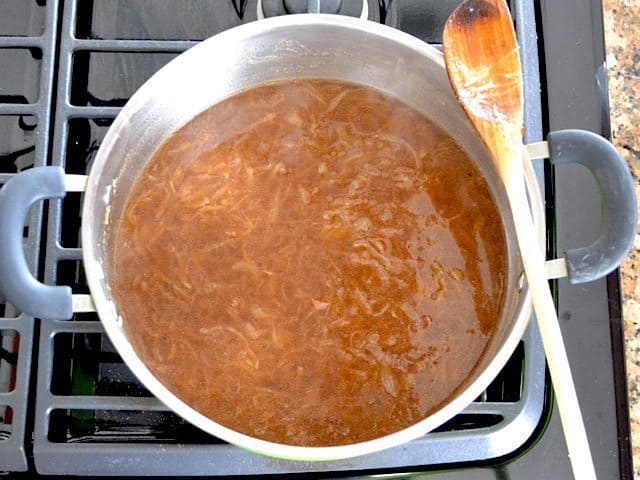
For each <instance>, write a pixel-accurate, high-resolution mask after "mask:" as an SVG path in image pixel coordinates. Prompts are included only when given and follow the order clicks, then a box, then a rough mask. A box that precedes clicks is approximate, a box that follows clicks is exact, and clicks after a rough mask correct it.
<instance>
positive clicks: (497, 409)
mask: <svg viewBox="0 0 640 480" xmlns="http://www.w3.org/2000/svg"><path fill="white" fill-rule="evenodd" d="M459 1H460V0H368V1H367V5H366V6H367V11H365V13H366V14H367V16H368V18H369V19H370V20H372V21H376V22H381V23H385V24H387V25H390V26H392V27H394V28H399V29H401V30H404V31H406V32H408V33H410V34H412V35H415V36H417V37H418V38H421V39H422V40H424V41H428V42H431V43H436V44H437V43H439V42H440V38H441V34H442V27H443V25H444V21H445V19H446V18H447V16H448V14H449V13H450V12H451V10H452V9H453V8H454V7H455V6H456V5H457V4H458V3H459ZM285 3H286V5H285ZM5 4H6V5H3V7H2V13H0V68H1V70H0V72H1V74H0V183H4V182H5V181H6V180H7V179H8V178H10V177H11V175H13V174H14V173H16V172H17V171H20V170H23V169H25V168H29V167H31V166H41V165H60V166H62V167H64V168H65V171H66V172H67V173H79V174H86V173H87V172H88V171H89V169H90V167H91V162H92V159H93V156H94V155H95V152H96V150H97V148H98V146H99V144H100V141H101V140H102V138H103V137H104V134H105V133H106V130H107V129H108V127H109V125H110V124H111V122H112V121H113V118H114V117H115V116H116V115H117V113H118V111H119V109H120V107H121V106H122V105H124V103H125V102H126V100H127V99H128V98H129V97H130V96H131V94H132V93H133V92H134V91H135V89H136V88H138V87H139V86H140V85H141V84H142V83H143V82H144V81H145V80H146V79H147V78H148V77H149V76H150V75H151V74H152V73H153V72H154V71H156V70H157V69H158V68H160V67H161V66H162V65H164V64H165V63H166V62H168V61H170V60H171V59H172V58H174V57H175V56H176V55H178V54H179V53H180V52H182V51H184V50H185V49H187V48H189V47H190V46H192V45H194V44H195V42H197V41H198V40H202V39H204V38H207V37H208V36H211V35H214V34H215V33H217V32H220V31H222V30H225V29H227V28H230V27H233V26H235V25H240V24H243V23H246V22H249V21H255V20H256V19H257V18H261V17H262V16H266V17H268V16H272V15H276V14H283V13H285V12H286V11H295V10H296V9H300V8H306V7H308V6H309V5H311V4H319V6H320V8H322V9H323V11H328V10H332V9H333V10H334V9H336V8H339V9H340V12H339V13H341V14H346V15H352V16H360V15H361V14H362V13H363V8H362V7H363V4H362V1H361V0H342V1H333V0H321V1H320V2H307V0H301V1H294V0H286V2H285V0H46V1H45V0H5ZM511 7H512V12H513V14H514V18H515V21H516V28H517V31H518V36H519V41H520V47H521V52H522V58H523V70H524V77H525V102H526V109H525V110H526V113H525V126H526V140H527V141H529V142H533V141H538V140H542V139H543V137H544V135H545V134H546V133H547V132H548V131H551V130H557V129H561V128H584V129H588V130H592V131H595V132H597V133H601V134H603V135H605V136H608V134H609V118H608V104H607V90H606V70H605V66H604V51H603V48H604V46H603V32H602V7H601V4H600V1H599V0H590V1H584V0H567V1H564V0H563V2H555V1H553V0H540V1H538V2H535V1H534V0H513V1H512V2H511ZM333 10H332V11H333ZM535 169H536V173H537V175H538V180H539V182H540V184H541V186H542V187H543V189H544V191H545V197H546V209H547V217H548V254H549V256H550V257H554V256H555V252H556V251H558V252H562V251H564V250H565V249H566V248H568V247H570V246H576V245H583V244H585V243H587V242H588V241H589V240H590V239H591V237H595V235H596V232H597V228H598V221H599V217H598V214H599V212H598V193H597V189H596V187H595V185H594V184H592V183H590V182H591V181H590V180H589V178H587V177H586V176H585V174H584V173H583V172H581V171H580V170H579V169H578V168H577V167H561V168H555V169H553V168H552V167H550V166H549V165H548V164H546V163H543V162H542V161H538V162H536V164H535ZM81 202H82V194H80V193H74V194H71V193H68V194H67V197H66V198H65V199H64V201H51V202H49V204H48V206H46V207H44V208H43V206H42V205H38V206H36V207H34V208H33V209H32V211H31V214H30V216H29V219H28V222H27V225H26V228H25V251H26V255H27V259H28V261H29V263H30V265H31V267H32V269H33V271H34V272H37V273H38V275H39V277H40V278H41V279H42V280H44V281H46V282H47V283H51V284H55V283H57V284H65V285H71V286H72V287H73V291H74V293H88V289H87V286H86V282H85V281H84V276H83V275H84V274H83V270H82V264H81V261H80V259H81V245H80V243H79V235H78V234H79V228H80V205H81ZM556 293H557V300H558V309H559V310H558V311H559V316H560V318H561V323H562V329H563V332H564V334H565V338H566V343H567V350H568V354H569V359H570V362H571V364H572V369H573V372H574V376H575V381H576V387H577V390H578V395H579V398H580V401H581V406H582V410H583V414H584V416H585V423H586V426H587V432H588V434H589V439H590V442H591V447H592V451H593V455H594V462H595V465H596V469H597V470H598V472H599V478H629V479H630V478H631V459H630V448H629V438H628V433H629V432H628V414H627V404H626V390H625V384H624V381H625V379H624V362H623V344H622V326H621V320H620V298H619V296H620V295H619V280H618V277H617V274H613V275H611V276H609V278H608V279H606V280H603V281H600V282H595V283H593V284H587V285H581V286H570V285H569V284H568V283H567V282H565V281H559V282H558V283H557V289H556ZM0 309H1V310H0V354H1V356H0V472H1V471H9V472H14V473H13V475H18V476H19V475H20V474H18V473H16V472H29V473H25V475H31V474H33V473H34V472H35V473H38V474H43V475H83V476H88V475H109V476H112V475H181V476H185V475H225V474H233V475H256V474H278V473H292V472H294V473H295V474H296V475H297V476H306V475H305V473H304V472H314V475H315V476H326V477H337V476H341V477H342V476H355V475H358V476H360V475H364V474H367V475H369V474H383V473H385V474H386V473H404V474H407V475H408V474H412V475H416V476H419V475H420V473H413V472H421V473H422V474H427V473H429V475H430V477H434V478H437V479H440V478H443V479H458V478H460V479H463V478H464V479H485V478H487V479H489V478H518V479H527V478H531V479H534V478H535V479H538V478H558V479H560V478H571V471H570V465H569V462H568V459H567V450H566V447H565V445H564V438H563V435H562V431H561V427H560V423H559V418H558V415H557V412H556V411H555V406H554V404H553V396H552V389H551V388H550V385H549V380H548V375H547V374H546V372H545V367H544V361H543V354H542V347H541V344H540V340H539V337H538V333H537V329H536V328H535V325H533V326H532V327H530V328H529V330H528V332H527V334H526V335H525V338H524V339H523V343H522V344H521V346H520V347H519V348H518V350H517V352H516V353H515V354H514V356H513V358H512V359H511V360H510V362H509V363H508V365H507V367H506V368H505V369H504V371H503V372H502V373H501V374H500V376H499V377H498V378H497V379H496V381H494V382H493V383H492V385H491V387H489V388H488V389H487V391H486V392H485V393H484V394H483V395H482V396H481V397H480V398H478V399H477V400H476V401H475V402H474V403H473V404H472V405H471V406H470V407H469V408H467V409H466V410H465V411H464V412H463V413H462V414H461V415H458V416H456V417H455V418H454V419H453V420H452V421H450V422H448V423H447V424H445V425H443V426H442V427H441V428H439V429H438V430H437V431H436V432H435V433H431V434H429V435H427V436H425V437H424V438H422V439H419V440H417V441H414V442H410V443H409V444H407V445H405V446H403V447H400V448H396V449H392V450H389V451H387V452H382V453H381V454H375V455H370V456H367V457H364V458H361V459H354V460H350V461H344V462H335V463H321V464H305V463H293V462H283V461H276V460H271V459H265V458H263V457H259V456H256V455H253V454H250V453H247V452H244V451H243V450H240V449H238V448H236V447H233V446H230V445H228V444H225V443H224V442H222V441H221V440H219V439H216V438H213V437H210V436H208V435H206V434H203V433H201V432H200V431H199V430H197V429H195V428H194V427H191V426H190V425H188V424H186V423H185V422H184V421H182V420H181V419H179V418H178V417H177V416H175V415H173V414H172V413H170V412H167V411H166V408H165V407H163V406H162V405H161V404H160V403H159V402H158V401H157V400H156V399H155V398H153V397H152V396H151V395H150V394H149V393H148V392H147V391H146V390H145V389H144V388H143V387H142V386H141V385H140V384H139V383H138V382H137V380H136V379H135V377H133V375H132V374H131V373H130V372H129V370H128V369H127V368H126V366H125V365H124V364H123V363H122V361H121V359H120V358H119V356H118V355H117V353H116V352H115V350H114V349H113V346H112V345H111V344H110V343H109V341H108V339H107V337H106V335H104V334H103V330H102V328H101V325H100V323H99V321H98V318H97V316H96V315H95V314H92V313H88V314H76V315H75V316H74V319H73V320H72V321H70V322H56V321H44V320H39V319H32V318H30V317H28V316H26V315H19V316H18V317H17V318H14V317H15V316H16V312H15V310H13V309H12V307H11V306H10V305H6V304H2V306H1V307H0ZM3 405H4V406H9V407H10V408H9V409H7V408H5V407H3Z"/></svg>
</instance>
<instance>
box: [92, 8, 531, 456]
mask: <svg viewBox="0 0 640 480" xmlns="http://www.w3.org/2000/svg"><path fill="white" fill-rule="evenodd" d="M301 26H302V27H323V26H327V27H336V28H345V29H351V30H356V31H358V32H360V33H361V34H363V35H373V36H381V37H384V38H385V39H387V40H391V41H393V42H395V43H397V44H398V45H399V46H401V47H403V48H406V49H411V50H414V51H415V52H417V53H419V54H420V55H421V56H422V57H424V58H425V61H432V62H435V63H436V64H438V65H439V66H441V67H442V68H444V66H445V65H444V59H443V56H442V54H441V53H440V52H439V51H438V50H436V49H435V48H434V47H432V46H431V45H429V44H427V43H425V42H423V41H421V40H419V39H417V38H415V37H413V36H411V35H409V34H407V33H404V32H401V31H400V30H397V29H394V28H391V27H388V26H386V25H381V24H378V23H374V22H370V21H368V20H361V19H359V18H353V17H346V16H341V15H328V14H300V15H287V16H281V17H274V18H269V19H265V20H260V21H255V22H251V23H248V24H245V25H241V26H238V27H235V28H232V29H230V30H226V31H224V32H222V33H219V34H217V35H215V36H213V37H211V38H209V39H207V40H205V41H203V42H201V43H199V44H198V45H196V46H194V47H193V48H191V49H190V50H188V51H186V52H185V53H183V54H182V55H180V56H179V57H178V58H180V59H181V61H182V62H185V61H187V60H188V59H189V58H191V57H198V56H199V55H201V52H203V51H207V50H209V51H216V50H218V49H220V48H225V47H226V46H228V45H233V44H234V43H235V42H241V41H243V40H246V39H248V38H251V37H253V36H255V35H256V34H257V33H260V32H262V31H264V30H282V31H283V33H284V32H286V31H287V29H289V28H292V27H294V28H296V27H301ZM176 60H177V59H174V60H173V61H172V62H170V63H169V64H168V65H171V64H172V63H174V62H175V61H176ZM168 65H167V66H168ZM167 66H165V67H163V68H162V69H160V70H159V71H158V72H157V73H156V74H155V75H154V76H152V77H151V79H149V80H148V81H147V82H146V83H145V84H144V85H142V86H141V87H140V88H139V89H138V90H137V91H136V93H135V94H134V95H133V96H132V97H131V99H130V100H129V102H128V103H127V104H126V105H125V107H124V108H123V109H122V111H121V112H120V114H119V115H118V117H117V118H116V120H115V121H114V123H113V125H112V126H111V128H110V129H109V131H108V132H107V134H106V136H105V138H104V140H103V142H102V144H101V146H100V149H99V150H98V153H97V155H96V158H95V161H94V165H93V167H92V169H91V172H90V174H89V178H88V184H87V190H86V193H85V200H84V205H83V211H82V217H83V218H85V219H86V218H90V215H91V211H92V208H93V205H94V204H95V203H96V202H98V201H104V200H103V199H102V198H100V196H99V192H98V181H97V178H99V177H100V176H101V174H102V171H103V170H104V167H105V165H106V163H107V162H108V161H109V155H108V152H110V151H111V146H112V145H113V144H114V142H115V141H116V140H117V137H118V133H116V132H118V131H120V128H121V127H122V126H124V125H125V124H126V123H127V122H128V119H129V117H130V112H133V111H135V110H136V109H137V108H138V106H139V105H140V104H141V103H142V102H143V101H146V100H147V98H146V97H147V95H146V92H147V91H148V90H150V89H149V87H148V85H149V84H150V83H152V82H153V79H154V77H156V76H157V75H162V72H163V70H164V69H165V68H167ZM528 183H529V187H531V182H530V181H529V182H528ZM534 183H535V182H534ZM533 188H537V185H536V186H535V187H533ZM101 235H102V232H95V231H93V230H92V229H91V228H90V224H89V223H88V222H83V223H82V243H83V245H94V244H103V243H104V239H103V238H102V236H101ZM82 250H83V260H84V267H85V271H86V277H87V283H88V285H89V289H90V291H91V296H92V298H93V302H94V305H95V307H96V311H97V312H98V315H99V316H100V320H101V323H102V325H103V326H104V329H105V331H106V333H107V335H108V336H109V339H110V340H111V342H112V343H113V345H114V346H115V347H116V349H117V350H118V353H119V354H120V356H121V357H122V359H123V360H124V361H125V363H126V364H127V366H128V367H129V368H130V369H131V371H132V372H133V373H134V374H135V375H136V377H137V378H138V379H139V380H140V381H141V382H142V383H143V384H144V386H145V387H146V388H147V389H148V390H149V391H150V392H151V393H152V394H153V395H155V396H156V397H157V398H158V399H159V400H160V401H161V402H162V403H163V404H165V405H166V406H167V407H169V408H170V409H171V410H172V411H174V412H175V413H177V414H178V415H180V416H181V417H183V418H184V419H185V420H187V421H188V422H189V423H191V424H193V425H195V426H197V427H198V428H200V429H202V430H204V431H205V432H207V433H209V434H211V435H214V436H216V437H218V438H221V439H223V440H225V441H227V442H229V443H231V444H234V445H237V446H239V447H242V448H244V449H247V450H250V451H253V452H256V453H260V454H262V455H266V456H270V457H275V458H280V459H286V460H300V461H301V460H304V461H329V460H341V459H347V458H351V457H356V456H360V455H365V454H369V453H373V452H377V451H380V450H384V449H388V448H390V447H394V446H398V445H401V444H403V443H406V442H408V441H410V440H414V439H416V438H418V437H420V436H423V435H424V434H426V433H427V432H429V431H431V430H433V429H434V428H436V427H438V426H439V425H441V424H443V423H444V422H446V421H447V420H449V419H451V418H452V417H453V416H455V415H456V414H458V413H460V412H461V411H462V410H463V409H464V408H465V407H466V406H467V405H469V404H470V403H471V402H472V401H473V400H474V399H475V398H477V397H478V396H479V395H480V394H481V393H482V392H483V391H484V390H485V389H486V388H487V387H488V385H489V384H490V383H491V381H492V380H493V379H494V378H495V377H496V375H497V374H498V373H499V372H500V371H501V370H502V368H503V367H504V365H505V364H506V362H507V361H508V359H509V358H510V357H511V355H512V353H513V351H514V350H515V348H516V346H517V345H518V343H519V341H520V339H521V338H522V336H523V334H524V331H525V329H526V327H527V324H528V321H529V317H530V315H531V302H530V297H529V293H528V291H527V290H526V289H525V290H524V291H523V292H522V295H524V299H523V302H522V309H521V310H520V311H519V312H518V315H517V317H518V318H516V319H515V321H514V323H513V326H512V328H511V331H510V332H509V333H508V335H507V337H506V340H505V341H504V342H503V344H502V345H501V346H500V348H499V350H498V352H497V353H496V354H495V355H494V357H493V358H492V359H491V361H490V362H489V363H488V365H487V367H486V368H485V369H484V370H483V371H482V372H481V374H480V375H479V376H478V378H477V379H476V380H474V381H473V382H472V383H471V384H469V385H468V386H467V387H466V388H465V389H464V390H462V391H459V392H458V393H457V394H456V396H455V397H454V398H453V399H451V400H449V401H448V402H446V403H445V404H444V405H442V406H441V407H440V408H439V409H438V410H436V411H435V412H433V413H432V414H431V415H429V416H428V417H426V418H424V419H422V420H420V421H419V422H417V423H415V424H413V425H411V426H409V427H407V428H404V429H402V430H399V431H397V432H394V433H391V434H388V435H385V436H382V437H378V438H375V439H372V440H367V441H364V442H358V443H352V444H347V445H339V446H326V447H304V446H294V445H286V444H281V443H276V442H270V441H266V440H261V439H258V438H255V437H251V436H249V435H246V434H243V433H240V432H237V431H235V430H232V429H230V428H228V427H225V426H223V425H221V424H220V423H217V422H216V421H214V420H212V419H210V418H208V417H206V416H205V415H203V414H201V413H199V412H198V411H196V410H195V409H194V408H192V407H190V406H189V405H187V404H186V403H185V402H183V401H182V400H180V399H179V398H178V397H177V396H176V395H175V394H173V393H172V392H171V391H170V390H169V389H167V388H166V387H165V386H164V385H163V384H162V383H161V382H160V381H159V380H158V379H157V378H156V377H155V376H154V375H153V374H152V373H151V371H150V370H149V369H148V368H147V366H146V365H145V364H144V362H143V361H142V360H141V359H140V357H139V356H138V355H137V353H136V352H135V351H134V349H133V346H132V345H131V343H130V342H129V340H128V339H127V337H126V335H125V332H124V330H123V328H122V326H123V319H122V317H120V316H119V315H118V313H117V310H116V308H115V304H114V303H113V302H112V301H111V300H109V298H108V296H107V293H106V290H105V289H104V287H103V285H102V283H103V282H104V280H105V278H106V274H105V271H104V267H103V265H102V263H101V262H100V261H99V260H98V259H97V258H96V257H95V255H94V253H93V249H90V248H83V249H82Z"/></svg>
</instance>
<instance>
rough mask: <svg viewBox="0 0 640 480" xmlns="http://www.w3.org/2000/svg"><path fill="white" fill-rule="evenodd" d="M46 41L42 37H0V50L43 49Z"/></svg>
mask: <svg viewBox="0 0 640 480" xmlns="http://www.w3.org/2000/svg"><path fill="white" fill-rule="evenodd" d="M46 44H47V39H45V38H43V37H13V36H11V37H10V36H7V35H1V36H0V49H5V48H43V47H44V46H45V45H46Z"/></svg>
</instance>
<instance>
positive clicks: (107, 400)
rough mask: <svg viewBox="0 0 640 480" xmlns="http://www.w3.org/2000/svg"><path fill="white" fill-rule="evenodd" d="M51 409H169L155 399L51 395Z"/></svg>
mask: <svg viewBox="0 0 640 480" xmlns="http://www.w3.org/2000/svg"><path fill="white" fill-rule="evenodd" d="M49 405H50V408H51V409H56V408H64V409H78V410H82V409H87V408H90V409H96V410H149V411H167V410H168V408H167V407H166V406H165V405H164V404H163V403H161V402H160V400H158V399H157V398H155V397H107V396H104V397H101V396H91V395H75V396H65V397H63V396H57V395H51V396H50V400H49Z"/></svg>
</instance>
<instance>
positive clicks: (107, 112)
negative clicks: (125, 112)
mask: <svg viewBox="0 0 640 480" xmlns="http://www.w3.org/2000/svg"><path fill="white" fill-rule="evenodd" d="M64 110H65V112H64V113H66V114H67V115H68V117H69V118H115V117H116V116H117V115H118V113H120V110H121V108H120V107H94V106H88V107H81V106H78V105H69V104H67V105H65V106H64Z"/></svg>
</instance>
